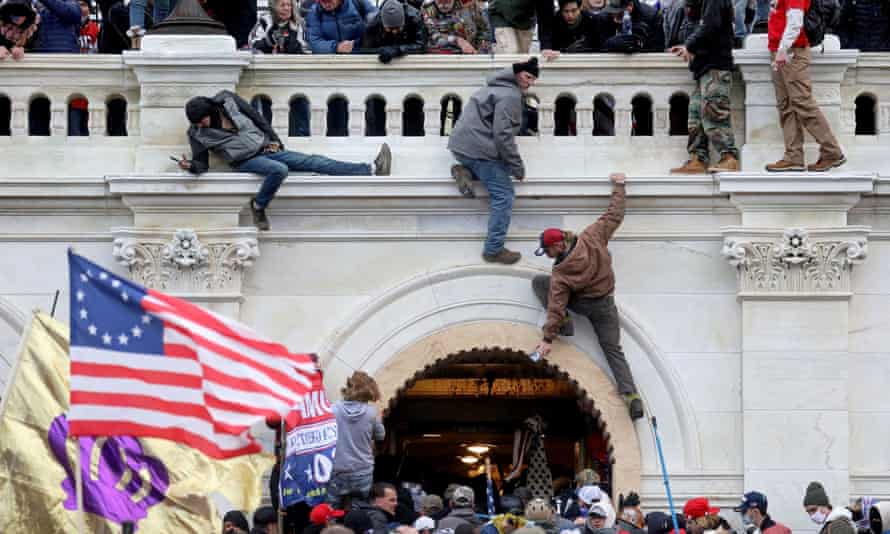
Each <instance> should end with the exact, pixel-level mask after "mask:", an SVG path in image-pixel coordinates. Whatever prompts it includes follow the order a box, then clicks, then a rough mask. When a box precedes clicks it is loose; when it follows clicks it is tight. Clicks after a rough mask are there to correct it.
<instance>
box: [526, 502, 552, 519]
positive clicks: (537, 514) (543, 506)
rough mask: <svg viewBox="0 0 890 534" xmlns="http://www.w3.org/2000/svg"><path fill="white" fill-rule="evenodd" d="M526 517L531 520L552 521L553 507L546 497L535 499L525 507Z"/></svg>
mask: <svg viewBox="0 0 890 534" xmlns="http://www.w3.org/2000/svg"><path fill="white" fill-rule="evenodd" d="M525 518H526V519H528V520H529V521H550V519H552V518H553V507H551V506H550V503H548V502H547V501H545V500H544V499H534V500H533V501H532V502H530V503H528V506H526V507H525Z"/></svg>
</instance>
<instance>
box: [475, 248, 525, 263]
mask: <svg viewBox="0 0 890 534" xmlns="http://www.w3.org/2000/svg"><path fill="white" fill-rule="evenodd" d="M521 257H522V254H520V253H518V252H513V251H512V250H508V249H507V248H502V249H501V250H500V251H499V252H498V253H497V254H485V253H482V259H483V260H485V261H487V262H488V263H503V264H504V265H513V264H514V263H516V262H517V261H519V258H521Z"/></svg>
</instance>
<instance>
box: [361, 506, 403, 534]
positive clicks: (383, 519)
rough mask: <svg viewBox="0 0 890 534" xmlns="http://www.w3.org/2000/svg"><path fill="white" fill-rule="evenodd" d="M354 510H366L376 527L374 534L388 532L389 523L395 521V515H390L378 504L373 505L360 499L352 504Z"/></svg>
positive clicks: (385, 533)
mask: <svg viewBox="0 0 890 534" xmlns="http://www.w3.org/2000/svg"><path fill="white" fill-rule="evenodd" d="M352 509H353V510H358V511H360V512H364V513H365V514H367V515H368V519H370V520H371V525H373V527H374V534H387V533H388V532H389V525H390V524H391V523H393V522H394V521H395V517H394V516H391V515H389V514H388V513H386V512H385V511H383V510H382V509H380V508H377V507H376V506H372V505H370V504H368V503H366V502H364V501H358V502H356V503H354V504H353V505H352Z"/></svg>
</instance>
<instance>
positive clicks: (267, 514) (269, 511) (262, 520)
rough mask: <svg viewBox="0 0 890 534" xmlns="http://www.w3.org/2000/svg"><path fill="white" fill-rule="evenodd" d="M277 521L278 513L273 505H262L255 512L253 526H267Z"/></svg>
mask: <svg viewBox="0 0 890 534" xmlns="http://www.w3.org/2000/svg"><path fill="white" fill-rule="evenodd" d="M277 522H278V515H277V514H276V513H275V509H274V508H272V507H271V506H260V507H259V508H257V509H256V511H254V512H253V526H266V525H268V524H269V523H277Z"/></svg>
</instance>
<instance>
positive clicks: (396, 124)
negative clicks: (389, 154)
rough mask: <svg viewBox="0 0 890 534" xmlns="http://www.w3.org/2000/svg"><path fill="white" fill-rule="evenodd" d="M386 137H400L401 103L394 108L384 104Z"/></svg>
mask: <svg viewBox="0 0 890 534" xmlns="http://www.w3.org/2000/svg"><path fill="white" fill-rule="evenodd" d="M386 135H390V136H395V137H399V136H401V135H402V103H401V102H398V103H396V104H395V105H394V106H393V105H391V104H390V103H389V102H387V103H386Z"/></svg>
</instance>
